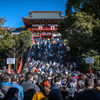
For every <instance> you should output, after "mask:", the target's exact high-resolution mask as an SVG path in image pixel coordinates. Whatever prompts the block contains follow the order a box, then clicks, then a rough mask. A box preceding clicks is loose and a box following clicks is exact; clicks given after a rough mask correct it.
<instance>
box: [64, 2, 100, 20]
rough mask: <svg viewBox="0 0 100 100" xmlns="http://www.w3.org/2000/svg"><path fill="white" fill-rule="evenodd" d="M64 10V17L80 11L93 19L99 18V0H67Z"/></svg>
mask: <svg viewBox="0 0 100 100" xmlns="http://www.w3.org/2000/svg"><path fill="white" fill-rule="evenodd" d="M66 8H67V9H66V15H69V14H72V13H75V12H77V11H82V12H86V13H87V14H90V15H93V16H94V17H95V18H100V1H99V0H68V1H67V3H66Z"/></svg>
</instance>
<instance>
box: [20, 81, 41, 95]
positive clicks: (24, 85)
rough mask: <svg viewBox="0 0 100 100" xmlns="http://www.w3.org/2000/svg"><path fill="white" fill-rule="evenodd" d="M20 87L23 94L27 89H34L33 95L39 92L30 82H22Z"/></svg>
mask: <svg viewBox="0 0 100 100" xmlns="http://www.w3.org/2000/svg"><path fill="white" fill-rule="evenodd" d="M21 86H22V87H23V89H24V92H26V91H27V90H29V89H34V90H35V93H36V92H39V91H40V89H39V87H38V86H37V85H36V84H34V83H33V82H32V81H31V80H27V81H25V82H22V83H21Z"/></svg>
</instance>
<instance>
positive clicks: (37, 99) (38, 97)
mask: <svg viewBox="0 0 100 100" xmlns="http://www.w3.org/2000/svg"><path fill="white" fill-rule="evenodd" d="M47 99H48V98H47V97H46V96H45V95H44V94H43V93H42V92H37V93H36V94H35V95H34V96H33V99H32V100H47Z"/></svg>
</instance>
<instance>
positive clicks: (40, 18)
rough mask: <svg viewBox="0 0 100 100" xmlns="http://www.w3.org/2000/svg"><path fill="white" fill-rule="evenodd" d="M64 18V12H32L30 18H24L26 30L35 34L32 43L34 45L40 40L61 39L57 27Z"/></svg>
mask: <svg viewBox="0 0 100 100" xmlns="http://www.w3.org/2000/svg"><path fill="white" fill-rule="evenodd" d="M64 18H65V16H63V13H62V11H30V13H29V16H28V17H23V22H24V24H25V28H28V31H31V32H32V33H33V34H32V42H33V43H34V42H35V41H38V40H40V39H47V38H52V39H57V38H61V34H60V33H58V32H57V27H58V23H59V22H61V21H63V19H64Z"/></svg>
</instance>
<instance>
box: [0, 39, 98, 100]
mask: <svg viewBox="0 0 100 100" xmlns="http://www.w3.org/2000/svg"><path fill="white" fill-rule="evenodd" d="M67 53H68V50H67V49H66V48H65V46H64V45H63V42H62V41H50V40H45V41H42V42H39V43H37V44H34V45H33V46H32V49H31V51H30V53H29V56H28V58H27V61H26V64H25V66H24V68H23V70H22V73H21V74H19V75H18V74H15V73H13V74H8V73H6V72H5V73H3V74H1V75H0V100H100V71H97V72H96V73H93V72H92V73H81V72H80V71H77V63H76V62H75V61H73V62H70V61H69V59H68V58H69V57H68V56H67Z"/></svg>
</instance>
